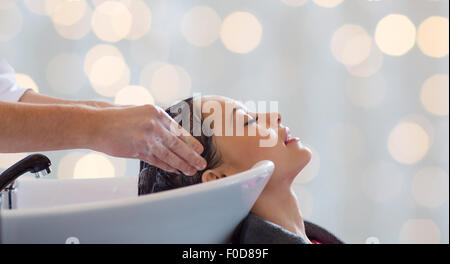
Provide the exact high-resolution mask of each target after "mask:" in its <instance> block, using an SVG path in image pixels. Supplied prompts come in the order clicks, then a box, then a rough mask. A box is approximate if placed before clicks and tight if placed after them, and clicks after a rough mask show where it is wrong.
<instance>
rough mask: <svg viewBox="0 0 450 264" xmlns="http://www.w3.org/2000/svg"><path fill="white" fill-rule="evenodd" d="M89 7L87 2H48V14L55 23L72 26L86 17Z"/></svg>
mask: <svg viewBox="0 0 450 264" xmlns="http://www.w3.org/2000/svg"><path fill="white" fill-rule="evenodd" d="M87 6H88V5H87V3H86V0H77V1H67V0H47V13H48V15H49V16H50V18H51V19H52V21H53V23H55V24H59V25H63V26H71V25H73V24H75V23H77V22H78V21H79V20H80V19H81V18H82V17H83V16H84V15H85V13H86V9H87Z"/></svg>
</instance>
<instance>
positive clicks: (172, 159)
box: [152, 144, 197, 176]
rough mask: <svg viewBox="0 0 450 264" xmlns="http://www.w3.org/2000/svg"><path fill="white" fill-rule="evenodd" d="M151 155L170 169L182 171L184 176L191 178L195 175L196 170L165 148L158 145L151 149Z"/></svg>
mask: <svg viewBox="0 0 450 264" xmlns="http://www.w3.org/2000/svg"><path fill="white" fill-rule="evenodd" d="M152 150H153V152H152V154H153V155H154V156H156V157H157V158H158V159H160V160H162V161H164V162H165V163H166V164H167V165H169V166H170V167H172V168H175V169H178V170H180V171H182V172H183V173H184V174H186V175H189V176H192V175H194V174H195V173H197V170H196V169H195V168H194V167H192V166H190V165H189V164H188V163H187V162H186V161H184V160H183V159H181V158H180V157H178V156H177V155H175V154H174V153H173V152H172V151H171V150H170V149H168V148H167V147H166V146H164V145H162V144H159V146H154V147H153V148H152Z"/></svg>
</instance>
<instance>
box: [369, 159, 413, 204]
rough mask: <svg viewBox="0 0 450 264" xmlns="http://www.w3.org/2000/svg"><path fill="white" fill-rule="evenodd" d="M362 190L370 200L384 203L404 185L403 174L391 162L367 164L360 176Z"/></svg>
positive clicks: (398, 192)
mask: <svg viewBox="0 0 450 264" xmlns="http://www.w3.org/2000/svg"><path fill="white" fill-rule="evenodd" d="M361 183H362V190H363V191H364V194H365V195H366V196H367V197H368V198H369V199H370V200H372V201H374V202H377V203H386V202H390V201H392V199H394V198H395V197H397V196H398V195H399V194H400V193H401V191H402V189H403V186H404V185H405V175H404V174H403V173H402V171H401V170H400V168H399V167H398V166H396V165H395V164H393V163H392V162H388V161H384V160H380V161H376V162H373V163H371V164H369V166H368V167H367V168H366V169H365V170H364V172H363V174H362V176H361Z"/></svg>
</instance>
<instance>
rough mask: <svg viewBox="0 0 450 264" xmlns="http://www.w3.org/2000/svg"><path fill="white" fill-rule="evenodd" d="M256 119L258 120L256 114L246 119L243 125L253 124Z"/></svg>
mask: <svg viewBox="0 0 450 264" xmlns="http://www.w3.org/2000/svg"><path fill="white" fill-rule="evenodd" d="M256 121H258V116H256V117H254V118H252V119H250V120H248V121H247V122H246V123H245V126H248V125H250V124H253V123H255V122H256Z"/></svg>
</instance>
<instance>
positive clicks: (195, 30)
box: [181, 6, 222, 47]
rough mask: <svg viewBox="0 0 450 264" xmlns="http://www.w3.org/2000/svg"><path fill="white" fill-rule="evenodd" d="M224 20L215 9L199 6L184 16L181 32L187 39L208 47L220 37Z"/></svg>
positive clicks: (192, 42) (193, 43) (196, 44)
mask: <svg viewBox="0 0 450 264" xmlns="http://www.w3.org/2000/svg"><path fill="white" fill-rule="evenodd" d="M221 23H222V20H221V18H220V17H219V15H218V14H217V13H216V11H214V9H212V8H210V7H207V6H197V7H194V8H192V9H190V10H189V11H188V12H187V13H186V15H184V17H183V21H182V23H181V32H182V33H183V36H184V37H185V38H186V40H187V41H188V42H189V43H190V44H192V45H194V46H198V47H206V46H209V45H211V44H212V43H214V42H215V41H216V40H217V39H218V38H219V33H220V26H221Z"/></svg>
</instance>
